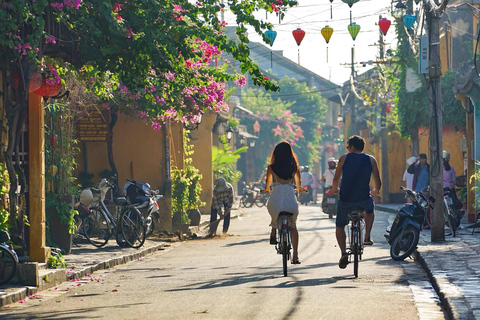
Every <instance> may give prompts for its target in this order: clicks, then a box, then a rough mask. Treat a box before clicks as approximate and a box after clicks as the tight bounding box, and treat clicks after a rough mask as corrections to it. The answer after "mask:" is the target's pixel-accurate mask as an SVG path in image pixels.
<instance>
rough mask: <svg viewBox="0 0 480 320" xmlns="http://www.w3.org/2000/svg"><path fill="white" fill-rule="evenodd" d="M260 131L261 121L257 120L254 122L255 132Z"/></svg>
mask: <svg viewBox="0 0 480 320" xmlns="http://www.w3.org/2000/svg"><path fill="white" fill-rule="evenodd" d="M259 131H260V123H258V120H256V121H255V123H254V124H253V132H259Z"/></svg>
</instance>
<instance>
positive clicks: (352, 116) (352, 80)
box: [346, 47, 358, 139]
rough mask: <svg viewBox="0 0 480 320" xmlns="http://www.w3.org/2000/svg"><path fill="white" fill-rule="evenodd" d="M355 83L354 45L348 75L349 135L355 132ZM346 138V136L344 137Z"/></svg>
mask: <svg viewBox="0 0 480 320" xmlns="http://www.w3.org/2000/svg"><path fill="white" fill-rule="evenodd" d="M354 85H355V47H352V74H351V75H350V90H352V110H350V130H349V131H350V133H349V136H351V135H354V134H358V133H357V115H356V110H355V104H356V102H357V99H356V97H355V92H353V90H354ZM346 138H347V139H348V137H346Z"/></svg>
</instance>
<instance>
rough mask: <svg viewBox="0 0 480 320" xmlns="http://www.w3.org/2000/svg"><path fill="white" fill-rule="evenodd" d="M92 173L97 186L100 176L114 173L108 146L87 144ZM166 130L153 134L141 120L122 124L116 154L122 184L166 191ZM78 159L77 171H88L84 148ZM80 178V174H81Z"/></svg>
mask: <svg viewBox="0 0 480 320" xmlns="http://www.w3.org/2000/svg"><path fill="white" fill-rule="evenodd" d="M86 145H87V156H88V167H89V173H94V174H95V177H94V178H93V182H94V183H97V182H98V181H99V180H100V177H99V175H98V174H99V173H100V172H101V171H103V170H105V169H108V170H110V165H109V163H108V155H107V143H106V142H87V143H86ZM164 145H165V139H164V129H163V127H162V128H161V130H160V131H155V130H153V129H152V128H151V127H150V126H148V125H146V124H144V123H143V122H141V121H137V120H126V121H123V120H122V121H120V120H119V121H118V122H117V124H116V125H115V127H114V128H113V154H114V160H115V165H116V167H117V170H118V182H119V185H120V186H122V185H123V184H125V183H126V182H127V181H126V179H127V178H128V179H133V178H134V179H135V180H138V181H141V182H148V183H149V184H150V185H151V186H152V188H154V189H160V191H161V192H162V191H163V188H164V183H165V170H164V169H165V151H164ZM80 148H81V152H80V154H79V156H78V158H77V163H78V169H77V171H78V172H80V171H84V170H85V164H84V148H83V144H81V145H80ZM77 175H78V174H77Z"/></svg>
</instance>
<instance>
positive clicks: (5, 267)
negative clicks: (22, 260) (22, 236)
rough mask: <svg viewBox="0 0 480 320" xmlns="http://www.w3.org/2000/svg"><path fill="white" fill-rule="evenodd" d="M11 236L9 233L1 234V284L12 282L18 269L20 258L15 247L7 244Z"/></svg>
mask: <svg viewBox="0 0 480 320" xmlns="http://www.w3.org/2000/svg"><path fill="white" fill-rule="evenodd" d="M9 240H10V235H9V234H8V232H7V231H1V232H0V284H4V283H7V282H9V281H10V280H12V278H13V276H14V275H15V273H16V271H17V268H18V256H17V253H16V252H15V250H13V246H12V245H11V244H7V241H9Z"/></svg>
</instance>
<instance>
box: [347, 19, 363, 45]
mask: <svg viewBox="0 0 480 320" xmlns="http://www.w3.org/2000/svg"><path fill="white" fill-rule="evenodd" d="M348 32H349V33H350V35H351V36H352V39H353V41H355V39H356V38H357V35H358V33H359V32H360V26H359V25H358V24H356V23H355V22H352V23H350V24H349V25H348Z"/></svg>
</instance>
